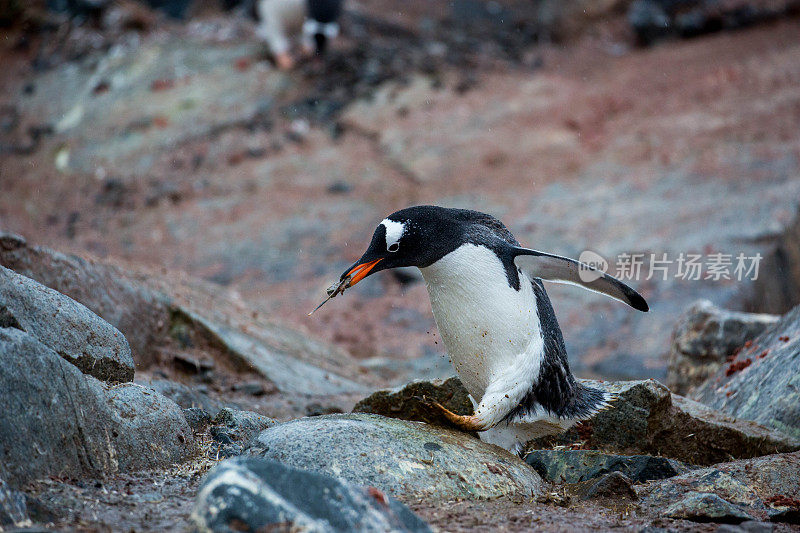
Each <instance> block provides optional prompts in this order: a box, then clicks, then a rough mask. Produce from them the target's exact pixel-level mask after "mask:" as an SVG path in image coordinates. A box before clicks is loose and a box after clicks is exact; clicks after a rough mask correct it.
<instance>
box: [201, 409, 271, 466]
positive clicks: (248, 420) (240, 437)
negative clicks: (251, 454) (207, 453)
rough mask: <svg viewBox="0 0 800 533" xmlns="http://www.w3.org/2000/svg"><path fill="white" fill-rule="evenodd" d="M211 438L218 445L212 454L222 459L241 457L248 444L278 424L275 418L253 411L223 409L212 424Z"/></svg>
mask: <svg viewBox="0 0 800 533" xmlns="http://www.w3.org/2000/svg"><path fill="white" fill-rule="evenodd" d="M211 423H212V424H213V425H212V427H211V428H210V429H209V433H210V435H211V438H212V439H213V440H214V441H215V442H216V443H217V446H216V449H214V450H212V451H211V453H212V454H213V455H215V456H220V457H233V456H236V455H241V454H242V452H243V451H244V449H245V448H246V447H247V445H248V443H249V442H250V441H251V440H253V438H255V437H256V436H257V435H258V434H259V433H261V432H262V431H264V430H265V429H267V428H270V427H272V426H274V425H275V424H277V423H278V421H277V420H275V419H274V418H269V417H268V416H264V415H260V414H258V413H254V412H252V411H240V410H238V409H229V408H227V407H226V408H224V409H222V410H221V411H220V412H219V414H217V416H216V417H215V418H214V420H213V421H212V422H211Z"/></svg>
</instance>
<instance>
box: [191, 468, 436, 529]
mask: <svg viewBox="0 0 800 533" xmlns="http://www.w3.org/2000/svg"><path fill="white" fill-rule="evenodd" d="M192 520H193V521H194V523H195V526H196V527H197V529H198V530H199V531H201V532H206V531H266V530H272V529H273V528H276V529H280V530H287V531H288V530H292V531H295V530H297V531H300V530H302V531H337V532H339V531H341V532H347V531H419V532H423V531H430V528H429V527H428V526H427V525H426V524H425V522H424V521H422V520H421V519H420V518H418V517H417V516H416V515H415V514H414V513H413V512H412V511H411V510H409V509H408V508H407V507H406V506H405V505H403V504H402V503H400V502H398V501H397V500H395V499H394V498H392V497H391V496H388V495H386V494H384V493H383V492H381V491H380V490H378V489H376V488H374V487H360V486H357V485H354V484H352V483H349V482H347V481H345V480H342V479H337V478H334V477H330V476H326V475H324V474H319V473H314V472H308V471H305V470H299V469H296V468H292V467H290V466H287V465H284V464H281V463H279V462H276V461H270V460H266V459H262V458H258V457H240V458H236V459H230V460H227V461H224V462H222V463H220V464H219V465H217V466H216V467H215V468H214V469H213V470H212V471H211V472H210V473H209V474H208V476H207V477H206V479H205V480H204V481H203V484H202V485H201V487H200V490H199V492H198V496H197V501H196V503H195V508H194V512H193V513H192Z"/></svg>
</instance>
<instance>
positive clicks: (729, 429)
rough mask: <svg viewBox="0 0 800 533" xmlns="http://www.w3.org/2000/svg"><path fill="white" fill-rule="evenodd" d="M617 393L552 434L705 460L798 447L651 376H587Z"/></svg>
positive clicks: (616, 447)
mask: <svg viewBox="0 0 800 533" xmlns="http://www.w3.org/2000/svg"><path fill="white" fill-rule="evenodd" d="M587 383H590V384H593V385H594V386H596V387H603V388H605V389H607V390H609V391H612V392H613V393H615V394H616V395H617V400H616V401H614V402H613V403H612V404H611V407H610V408H609V409H606V410H604V411H601V412H599V413H597V414H596V415H595V416H593V417H592V418H591V419H589V420H588V421H586V422H584V423H583V424H581V425H579V426H578V427H576V428H573V429H571V430H570V431H567V432H566V433H564V434H562V435H560V436H558V437H555V438H554V439H541V440H540V441H534V443H533V446H534V447H541V446H545V445H547V444H552V443H553V442H556V443H561V444H569V443H577V442H581V441H583V443H584V446H585V447H589V448H596V449H601V450H607V451H613V452H617V453H646V454H651V455H663V456H665V457H671V458H673V459H678V460H679V461H683V462H686V463H689V464H696V465H710V464H714V463H718V462H721V461H727V460H730V459H734V458H747V457H757V456H760V455H766V454H770V453H777V452H790V451H794V450H798V449H800V440H798V439H794V438H792V437H791V436H787V435H784V434H782V433H780V432H778V431H775V430H773V429H769V428H766V427H764V426H761V425H759V424H757V423H755V422H751V421H748V420H742V419H737V418H734V417H731V416H728V415H726V414H725V413H723V412H721V411H717V410H714V409H711V408H708V407H706V406H704V405H702V404H699V403H697V402H695V401H692V400H690V399H688V398H684V397H683V396H678V395H677V394H671V393H670V391H669V389H667V388H666V387H665V386H664V385H662V384H661V383H659V382H657V381H655V380H652V379H651V380H645V381H621V382H603V383H598V382H587Z"/></svg>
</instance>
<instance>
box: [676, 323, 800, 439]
mask: <svg viewBox="0 0 800 533" xmlns="http://www.w3.org/2000/svg"><path fill="white" fill-rule="evenodd" d="M692 397H694V398H695V399H696V400H698V401H700V402H703V403H704V404H707V405H710V406H711V407H714V408H717V409H719V410H721V411H724V412H726V413H728V414H730V415H731V416H735V417H737V418H746V419H748V420H755V421H756V422H759V423H760V424H763V425H765V426H767V427H771V428H775V429H776V430H779V431H782V432H784V433H786V434H787V435H792V436H794V437H795V438H798V439H800V307H796V308H795V309H794V310H792V311H791V312H789V313H787V314H786V315H784V316H783V317H782V318H781V319H780V321H779V322H777V323H776V324H774V325H773V326H772V327H770V328H769V329H768V330H767V331H765V332H764V333H763V334H762V335H760V336H759V337H757V338H756V339H754V340H753V341H752V343H751V344H750V346H747V347H744V348H743V349H742V350H741V351H740V352H739V353H738V355H737V357H736V358H735V359H734V360H732V361H730V362H729V363H728V364H726V365H724V366H723V367H722V368H721V369H720V370H719V371H717V372H716V373H715V374H713V375H712V376H711V377H710V378H709V379H708V381H706V383H704V384H703V385H702V386H701V387H699V388H698V389H697V390H696V391H695V392H694V393H693V394H692Z"/></svg>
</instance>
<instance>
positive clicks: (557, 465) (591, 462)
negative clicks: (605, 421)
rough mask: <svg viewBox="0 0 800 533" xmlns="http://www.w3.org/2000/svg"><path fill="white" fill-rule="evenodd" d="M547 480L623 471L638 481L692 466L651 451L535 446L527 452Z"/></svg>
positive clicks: (569, 480) (663, 476)
mask: <svg viewBox="0 0 800 533" xmlns="http://www.w3.org/2000/svg"><path fill="white" fill-rule="evenodd" d="M525 462H526V463H528V464H529V465H531V466H532V467H533V468H534V469H535V470H536V471H537V472H538V473H539V475H540V476H542V478H544V480H545V481H552V482H555V483H579V482H581V481H587V480H589V479H594V478H598V477H602V476H604V475H606V474H608V473H610V472H620V473H622V474H624V475H625V476H626V477H628V478H629V479H631V480H632V481H634V482H636V483H640V482H644V481H650V480H653V479H666V478H669V477H672V476H677V475H678V474H682V473H684V472H688V471H689V470H690V469H691V468H690V467H688V466H687V465H684V464H683V463H681V462H679V461H675V460H674V459H667V458H666V457H653V456H651V455H612V454H606V453H602V452H598V451H595V450H534V451H532V452H531V453H529V454H528V455H527V456H525Z"/></svg>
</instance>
